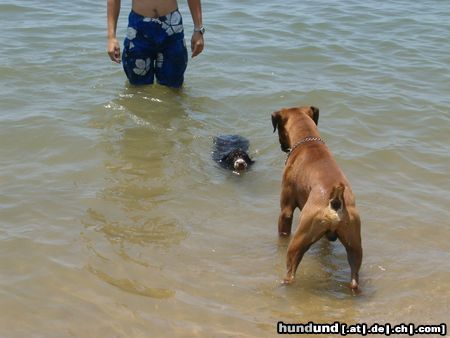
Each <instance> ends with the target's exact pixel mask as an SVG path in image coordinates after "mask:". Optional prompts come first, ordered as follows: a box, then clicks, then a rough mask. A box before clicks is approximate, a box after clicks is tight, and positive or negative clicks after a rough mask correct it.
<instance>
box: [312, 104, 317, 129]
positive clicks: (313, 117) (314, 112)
mask: <svg viewBox="0 0 450 338" xmlns="http://www.w3.org/2000/svg"><path fill="white" fill-rule="evenodd" d="M311 112H312V116H311V118H312V119H313V121H314V123H315V124H316V126H317V125H318V124H319V108H317V107H314V106H311Z"/></svg>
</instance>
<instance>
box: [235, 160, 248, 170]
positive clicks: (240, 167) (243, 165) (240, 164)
mask: <svg viewBox="0 0 450 338" xmlns="http://www.w3.org/2000/svg"><path fill="white" fill-rule="evenodd" d="M233 167H234V170H245V169H246V168H247V162H245V161H244V160H243V159H242V158H238V159H237V160H236V161H234V165H233Z"/></svg>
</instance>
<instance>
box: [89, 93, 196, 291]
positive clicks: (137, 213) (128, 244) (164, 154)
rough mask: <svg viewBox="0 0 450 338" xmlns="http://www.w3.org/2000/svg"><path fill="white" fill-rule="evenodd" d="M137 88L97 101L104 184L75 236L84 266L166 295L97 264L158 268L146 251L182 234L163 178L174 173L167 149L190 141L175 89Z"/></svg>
mask: <svg viewBox="0 0 450 338" xmlns="http://www.w3.org/2000/svg"><path fill="white" fill-rule="evenodd" d="M144 89H145V88H144ZM140 90H141V88H140V87H131V88H126V89H125V91H124V93H123V94H122V95H120V97H118V98H117V99H116V100H114V101H113V102H111V103H110V104H108V105H106V106H105V108H106V112H105V116H106V117H102V118H97V119H96V120H95V121H94V122H93V124H94V125H95V126H97V127H98V128H99V129H101V130H103V131H104V142H103V146H104V149H105V150H106V154H107V156H108V157H107V160H106V161H105V168H106V170H107V173H108V174H107V176H106V177H105V186H104V188H103V189H102V190H101V191H99V192H98V193H97V198H96V199H95V200H94V201H93V202H92V203H91V205H90V207H89V209H88V210H87V212H86V215H85V218H84V220H83V223H84V225H85V228H86V233H85V234H84V236H83V239H84V241H85V243H86V247H87V248H88V249H89V250H90V252H92V253H94V255H93V256H92V257H91V258H92V260H93V261H92V262H91V263H90V264H89V267H88V270H89V271H90V272H92V273H94V274H95V275H96V276H98V277H99V278H100V279H102V280H104V281H106V282H107V283H109V284H112V285H115V286H117V287H120V288H121V289H124V290H126V291H129V292H138V293H139V294H144V295H146V296H150V297H157V296H155V294H156V295H160V296H161V295H162V296H161V297H163V298H164V297H168V296H170V295H171V294H170V292H169V291H167V290H165V289H164V290H163V291H161V290H159V289H148V288H146V287H143V286H142V285H140V284H139V283H138V282H130V281H129V279H128V278H125V279H117V280H116V279H113V278H112V277H110V275H109V274H107V273H106V272H102V271H103V270H104V269H106V268H107V267H106V266H105V265H108V264H109V265H110V267H109V269H110V270H116V269H117V266H120V265H121V264H124V262H125V263H126V262H132V263H135V264H137V265H139V266H141V267H142V268H145V269H148V268H150V269H155V268H156V269H160V266H161V262H159V261H158V259H157V258H155V257H157V256H158V254H157V253H155V252H153V253H151V254H150V253H149V251H150V250H156V251H157V250H159V249H158V248H167V247H171V246H173V245H176V244H179V243H180V242H181V241H182V240H183V239H185V238H186V236H187V231H186V230H185V229H183V226H182V225H181V224H180V221H179V220H178V219H177V217H173V216H176V215H175V214H174V211H173V210H171V208H170V205H169V204H170V200H171V199H172V198H173V197H172V196H174V195H176V192H172V187H173V185H171V184H170V182H171V181H173V180H174V178H175V176H176V170H175V169H174V168H173V166H172V162H173V154H174V153H177V152H179V151H180V150H179V149H184V148H186V147H189V144H190V142H191V140H192V135H191V134H190V131H189V122H190V120H189V118H188V115H187V114H186V111H185V110H186V109H185V108H184V107H183V94H182V93H180V92H174V91H173V90H171V89H167V88H163V87H159V86H155V87H152V88H151V90H149V91H148V92H142V91H140ZM147 90H148V88H147ZM150 94H151V95H152V96H151V97H150V96H149V95H150ZM96 234H101V235H102V236H101V237H100V238H99V237H98V236H97V235H96ZM104 239H106V242H105V241H104ZM151 248H153V249H151ZM150 260H153V261H151V262H150ZM93 266H96V267H98V266H101V268H94V267H93ZM111 274H113V272H112V271H111ZM153 281H154V282H155V280H153ZM161 282H162V283H164V281H161ZM136 290H138V291H136ZM154 290H157V291H154ZM155 292H156V293H155Z"/></svg>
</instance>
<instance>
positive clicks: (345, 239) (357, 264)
mask: <svg viewBox="0 0 450 338" xmlns="http://www.w3.org/2000/svg"><path fill="white" fill-rule="evenodd" d="M349 214H350V215H351V216H350V221H349V224H345V225H343V226H342V228H338V230H337V235H338V237H339V240H340V241H341V243H342V244H343V245H344V247H345V250H346V251H347V259H348V263H349V265H350V271H351V283H350V287H351V288H352V289H353V290H357V289H358V288H359V269H360V268H361V263H362V246H361V221H360V219H359V216H358V215H357V214H356V213H351V212H349ZM352 214H353V215H352Z"/></svg>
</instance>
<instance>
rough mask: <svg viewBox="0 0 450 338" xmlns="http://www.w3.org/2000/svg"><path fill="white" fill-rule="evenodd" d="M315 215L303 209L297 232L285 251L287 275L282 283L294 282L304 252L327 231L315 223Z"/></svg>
mask: <svg viewBox="0 0 450 338" xmlns="http://www.w3.org/2000/svg"><path fill="white" fill-rule="evenodd" d="M315 216H316V214H308V210H307V208H305V209H303V211H302V216H301V218H300V222H299V225H298V227H297V230H296V232H295V234H294V237H293V238H292V240H291V242H290V243H289V247H288V251H287V261H286V268H287V274H286V278H285V279H284V283H291V282H292V281H293V280H294V277H295V273H296V271H297V268H298V266H299V264H300V262H301V260H302V258H303V255H304V254H305V252H306V251H308V249H309V248H310V247H311V245H313V244H314V243H315V242H317V241H318V240H319V239H320V238H321V237H322V236H323V235H324V234H325V232H326V231H327V229H326V227H325V226H323V225H322V224H321V223H320V222H315V221H314V218H315Z"/></svg>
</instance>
